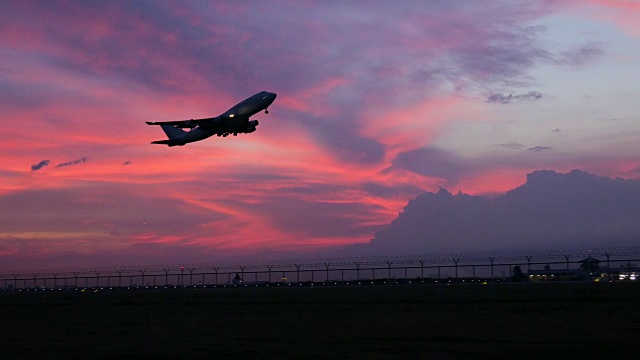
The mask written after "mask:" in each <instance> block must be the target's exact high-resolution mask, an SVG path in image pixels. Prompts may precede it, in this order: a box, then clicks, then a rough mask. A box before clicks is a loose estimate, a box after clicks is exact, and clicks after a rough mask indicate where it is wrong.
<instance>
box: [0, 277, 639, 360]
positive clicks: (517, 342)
mask: <svg viewBox="0 0 640 360" xmlns="http://www.w3.org/2000/svg"><path fill="white" fill-rule="evenodd" d="M0 317H1V319H2V324H3V335H2V346H1V348H0V358H2V359H11V358H20V359H28V358H46V359H49V358H69V357H71V358H78V357H81V356H82V357H85V356H90V357H92V358H96V357H97V358H123V357H125V358H141V357H147V358H209V359H220V358H234V359H235V358H237V359H276V358H278V359H279V358H298V359H343V358H356V359H388V358H401V359H402V358H411V359H512V358H517V359H569V358H570V359H602V358H603V357H611V358H616V359H633V358H639V357H640V351H639V350H640V345H638V344H640V342H639V340H640V339H639V336H640V285H638V284H635V283H604V284H595V283H547V284H488V285H480V284H455V285H434V284H426V285H376V286H373V285H369V286H337V287H286V288H275V287H261V288H230V289H197V290H194V289H192V290H185V289H170V290H165V289H157V290H156V289H154V290H117V291H115V290H114V291H98V292H95V293H94V292H75V291H63V292H37V293H23V292H21V293H18V292H10V293H0Z"/></svg>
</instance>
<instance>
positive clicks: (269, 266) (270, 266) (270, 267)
mask: <svg viewBox="0 0 640 360" xmlns="http://www.w3.org/2000/svg"><path fill="white" fill-rule="evenodd" d="M267 269H269V284H271V269H273V265H267Z"/></svg>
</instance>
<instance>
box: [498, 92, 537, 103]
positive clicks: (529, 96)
mask: <svg viewBox="0 0 640 360" xmlns="http://www.w3.org/2000/svg"><path fill="white" fill-rule="evenodd" d="M540 98H542V94H541V93H539V92H537V91H529V92H528V93H522V94H513V93H510V94H506V95H505V94H491V95H489V97H487V101H486V102H488V103H498V104H510V103H511V102H512V101H513V100H538V99H540Z"/></svg>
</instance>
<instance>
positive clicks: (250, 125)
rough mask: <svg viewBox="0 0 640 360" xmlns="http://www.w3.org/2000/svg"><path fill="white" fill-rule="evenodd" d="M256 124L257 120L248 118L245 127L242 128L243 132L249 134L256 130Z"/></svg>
mask: <svg viewBox="0 0 640 360" xmlns="http://www.w3.org/2000/svg"><path fill="white" fill-rule="evenodd" d="M258 124H259V122H258V120H249V122H247V128H246V129H245V130H244V132H245V133H247V134H249V133H252V132H254V131H256V126H258Z"/></svg>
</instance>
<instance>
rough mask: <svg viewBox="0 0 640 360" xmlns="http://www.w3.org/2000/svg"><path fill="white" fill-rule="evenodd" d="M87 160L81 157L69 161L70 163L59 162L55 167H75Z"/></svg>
mask: <svg viewBox="0 0 640 360" xmlns="http://www.w3.org/2000/svg"><path fill="white" fill-rule="evenodd" d="M88 159H89V158H88V157H86V156H83V157H81V158H80V159H76V160H71V161H65V162H61V163H60V164H58V165H56V167H63V166H71V165H77V164H84V163H86V162H87V160H88Z"/></svg>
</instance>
